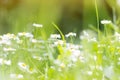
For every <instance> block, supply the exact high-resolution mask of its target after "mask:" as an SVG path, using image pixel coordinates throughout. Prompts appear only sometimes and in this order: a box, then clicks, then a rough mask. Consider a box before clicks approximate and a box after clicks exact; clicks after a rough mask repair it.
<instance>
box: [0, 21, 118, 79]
mask: <svg viewBox="0 0 120 80" xmlns="http://www.w3.org/2000/svg"><path fill="white" fill-rule="evenodd" d="M101 23H103V24H109V23H111V22H109V21H108V22H107V21H105V22H104V21H103V22H101ZM33 26H34V27H35V28H36V29H37V28H40V29H41V28H42V27H43V25H41V24H36V23H34V24H33ZM35 36H36V34H32V33H31V32H20V33H18V34H16V35H15V34H10V33H8V34H4V35H1V36H0V72H1V73H0V77H1V79H6V76H7V77H8V78H7V79H6V80H30V79H31V80H107V79H109V80H119V79H120V77H119V74H120V70H119V68H120V54H119V53H120V46H119V45H120V33H119V32H115V33H113V34H112V35H111V36H109V37H107V36H105V35H103V34H100V36H99V37H101V38H100V39H101V40H99V39H98V36H97V34H96V33H95V32H94V31H91V30H84V31H83V32H82V33H81V35H80V39H79V40H78V41H79V43H77V44H75V43H74V41H72V42H69V41H67V39H73V38H75V37H76V33H73V32H70V33H68V34H66V35H65V36H64V37H65V39H66V40H62V37H63V36H61V34H51V35H50V37H49V38H48V39H47V40H43V39H42V38H41V37H40V38H37V37H35Z"/></svg>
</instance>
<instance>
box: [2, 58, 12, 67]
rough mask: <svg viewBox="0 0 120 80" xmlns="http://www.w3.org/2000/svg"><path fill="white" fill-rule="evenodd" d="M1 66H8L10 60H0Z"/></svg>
mask: <svg viewBox="0 0 120 80" xmlns="http://www.w3.org/2000/svg"><path fill="white" fill-rule="evenodd" d="M3 64H5V65H8V66H9V65H11V60H4V59H2V58H0V65H3Z"/></svg>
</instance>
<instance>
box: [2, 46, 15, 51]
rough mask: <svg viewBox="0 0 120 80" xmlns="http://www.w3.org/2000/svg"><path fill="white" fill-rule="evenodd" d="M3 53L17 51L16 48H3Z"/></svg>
mask: <svg viewBox="0 0 120 80" xmlns="http://www.w3.org/2000/svg"><path fill="white" fill-rule="evenodd" d="M3 51H5V52H8V51H16V49H14V48H5V47H4V48H3Z"/></svg>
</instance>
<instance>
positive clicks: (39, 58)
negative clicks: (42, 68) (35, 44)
mask: <svg viewBox="0 0 120 80" xmlns="http://www.w3.org/2000/svg"><path fill="white" fill-rule="evenodd" d="M33 58H34V59H36V60H39V61H41V60H42V57H38V56H33Z"/></svg>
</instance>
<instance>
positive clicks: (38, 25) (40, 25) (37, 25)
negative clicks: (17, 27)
mask: <svg viewBox="0 0 120 80" xmlns="http://www.w3.org/2000/svg"><path fill="white" fill-rule="evenodd" d="M33 26H34V27H38V28H42V27H43V25H42V24H36V23H33Z"/></svg>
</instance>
